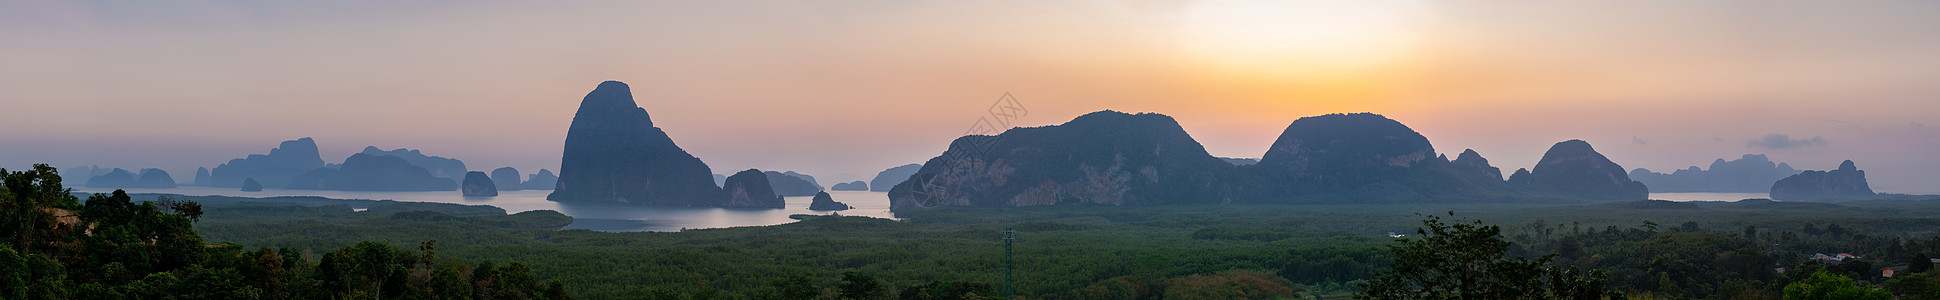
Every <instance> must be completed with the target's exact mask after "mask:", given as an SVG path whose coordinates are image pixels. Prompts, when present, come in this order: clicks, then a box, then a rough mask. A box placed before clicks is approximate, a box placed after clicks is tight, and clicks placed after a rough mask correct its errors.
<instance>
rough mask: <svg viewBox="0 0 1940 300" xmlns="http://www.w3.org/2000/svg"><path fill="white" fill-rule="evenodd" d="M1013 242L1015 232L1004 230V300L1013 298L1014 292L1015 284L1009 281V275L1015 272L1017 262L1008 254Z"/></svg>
mask: <svg viewBox="0 0 1940 300" xmlns="http://www.w3.org/2000/svg"><path fill="white" fill-rule="evenodd" d="M1014 240H1017V231H1016V230H1011V229H1010V228H1004V300H1010V299H1011V298H1013V297H1015V292H1016V288H1015V286H1016V285H1017V284H1016V283H1015V282H1013V281H1012V279H1011V273H1012V272H1015V271H1016V270H1017V260H1016V259H1014V258H1013V257H1012V256H1011V252H1010V249H1011V246H1010V244H1011V241H1014Z"/></svg>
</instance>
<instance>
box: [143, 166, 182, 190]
mask: <svg viewBox="0 0 1940 300" xmlns="http://www.w3.org/2000/svg"><path fill="white" fill-rule="evenodd" d="M135 187H140V188H151V189H172V188H175V177H171V176H168V171H162V169H155V168H148V169H141V175H138V176H136V178H135Z"/></svg>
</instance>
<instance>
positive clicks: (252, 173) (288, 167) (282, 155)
mask: <svg viewBox="0 0 1940 300" xmlns="http://www.w3.org/2000/svg"><path fill="white" fill-rule="evenodd" d="M323 166H324V164H323V156H322V155H320V154H318V153H317V142H316V140H312V139H310V138H307V137H306V138H300V139H295V140H289V141H283V143H282V144H278V145H277V146H276V148H272V149H270V150H269V154H250V155H249V156H246V157H243V158H237V159H231V160H229V162H228V163H224V164H221V165H217V166H216V167H215V169H212V170H210V171H209V184H210V185H212V186H218V187H241V186H242V182H243V180H244V179H251V178H254V179H256V182H259V183H261V184H262V185H263V186H269V187H281V186H288V185H290V179H291V178H294V177H296V176H297V175H302V174H304V173H308V172H310V171H314V170H316V169H317V168H322V167H323Z"/></svg>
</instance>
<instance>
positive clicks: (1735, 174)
mask: <svg viewBox="0 0 1940 300" xmlns="http://www.w3.org/2000/svg"><path fill="white" fill-rule="evenodd" d="M1798 173H1799V170H1796V169H1792V166H1791V165H1787V164H1785V163H1773V162H1772V161H1771V159H1769V158H1766V157H1765V156H1764V155H1759V154H1745V155H1744V157H1740V158H1738V159H1736V160H1731V161H1725V160H1724V159H1722V158H1720V159H1717V160H1714V161H1712V162H1711V166H1710V169H1709V170H1706V169H1699V168H1698V167H1697V166H1691V167H1690V168H1686V169H1681V170H1677V171H1672V172H1671V173H1670V174H1665V173H1657V172H1651V171H1650V170H1648V169H1643V168H1638V169H1635V170H1631V171H1630V179H1634V180H1637V182H1642V183H1644V185H1646V186H1650V190H1651V191H1654V192H1661V193H1688V192H1710V193H1762V192H1769V191H1771V188H1772V183H1775V182H1778V180H1779V179H1784V178H1785V177H1786V176H1792V175H1793V174H1798Z"/></svg>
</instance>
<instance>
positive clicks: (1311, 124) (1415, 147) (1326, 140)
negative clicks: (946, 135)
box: [1232, 113, 1520, 203]
mask: <svg viewBox="0 0 1940 300" xmlns="http://www.w3.org/2000/svg"><path fill="white" fill-rule="evenodd" d="M1457 161H1459V163H1456V162H1451V161H1448V160H1447V158H1446V157H1444V156H1440V155H1437V154H1436V152H1435V148H1434V146H1433V145H1432V144H1431V143H1429V142H1428V138H1427V137H1423V136H1422V135H1421V134H1420V133H1418V132H1415V131H1414V129H1412V128H1408V126H1407V125H1403V124H1401V122H1398V121H1395V120H1393V119H1389V118H1387V117H1384V116H1381V115H1378V114H1372V113H1354V114H1329V115H1321V116H1312V117H1304V118H1300V119H1298V120H1295V121H1293V123H1292V124H1288V125H1287V129H1286V130H1285V131H1283V132H1282V133H1281V134H1280V137H1279V138H1278V139H1277V140H1275V141H1274V142H1273V145H1272V146H1271V147H1270V148H1268V149H1267V152H1266V154H1265V155H1264V156H1263V157H1261V158H1260V162H1259V163H1258V164H1254V165H1249V166H1241V167H1238V168H1237V169H1236V172H1235V175H1234V176H1233V177H1232V179H1233V180H1232V182H1233V183H1234V184H1233V189H1234V191H1235V192H1234V193H1233V201H1235V202H1251V203H1409V202H1478V201H1488V202H1502V201H1519V200H1520V199H1519V198H1520V195H1519V193H1517V192H1516V191H1515V190H1513V189H1511V188H1510V187H1509V186H1508V185H1507V184H1505V183H1503V182H1502V181H1501V179H1500V178H1501V176H1502V175H1500V174H1501V173H1499V171H1498V172H1497V173H1495V174H1489V172H1490V171H1491V170H1496V168H1495V167H1493V166H1490V165H1489V164H1488V160H1487V159H1483V158H1482V156H1481V154H1479V153H1475V152H1474V151H1473V150H1470V151H1465V152H1463V153H1462V155H1461V157H1459V158H1457Z"/></svg>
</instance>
